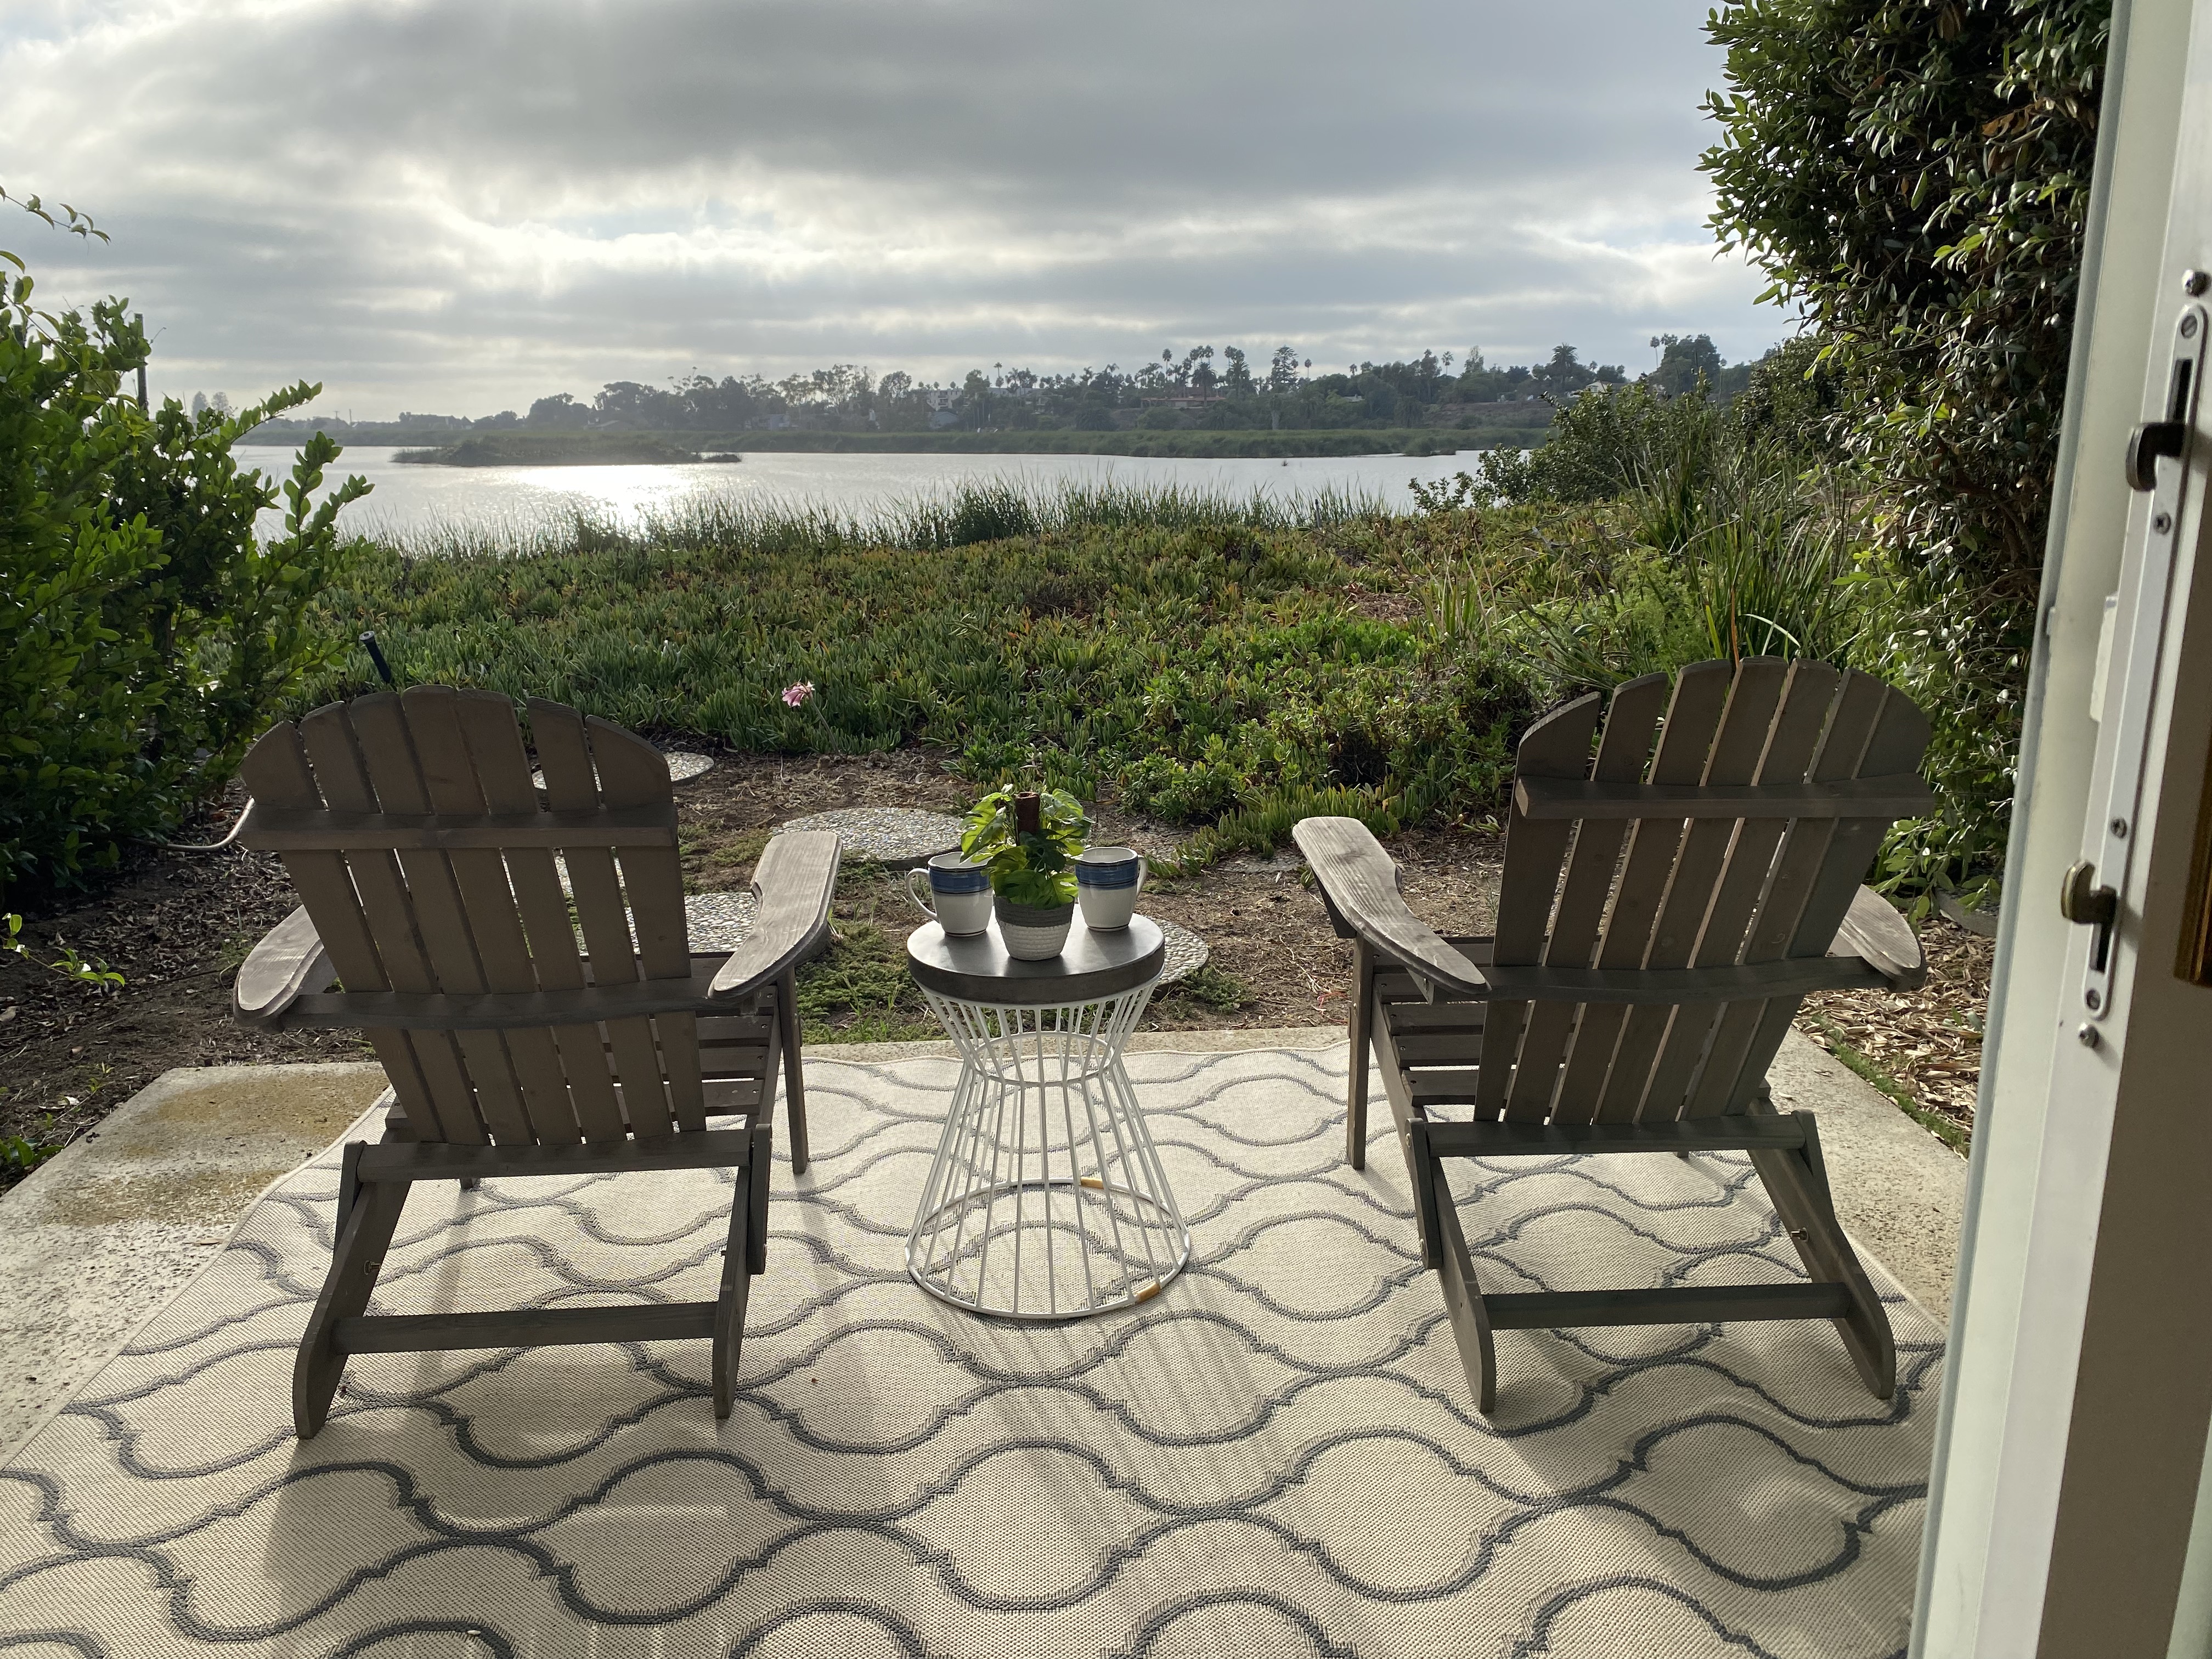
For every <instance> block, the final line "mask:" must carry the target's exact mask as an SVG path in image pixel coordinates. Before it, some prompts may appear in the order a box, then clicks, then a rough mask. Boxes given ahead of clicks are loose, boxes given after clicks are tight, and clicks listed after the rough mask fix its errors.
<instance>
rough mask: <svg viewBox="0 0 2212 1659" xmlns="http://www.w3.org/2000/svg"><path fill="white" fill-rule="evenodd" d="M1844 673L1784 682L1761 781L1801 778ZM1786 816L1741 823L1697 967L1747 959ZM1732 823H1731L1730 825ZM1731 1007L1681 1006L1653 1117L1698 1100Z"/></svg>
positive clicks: (1810, 672)
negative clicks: (1697, 1084) (1701, 1078)
mask: <svg viewBox="0 0 2212 1659" xmlns="http://www.w3.org/2000/svg"><path fill="white" fill-rule="evenodd" d="M1842 678H1843V676H1842V675H1840V674H1838V672H1837V671H1835V670H1834V669H1832V668H1831V667H1829V666H1828V665H1827V664H1826V663H1820V662H1799V663H1793V664H1791V665H1790V667H1789V669H1788V670H1787V671H1786V672H1785V674H1784V678H1783V684H1782V693H1781V702H1780V706H1779V707H1778V708H1777V709H1776V710H1775V714H1774V720H1773V724H1772V726H1771V728H1770V730H1769V732H1768V734H1767V739H1766V748H1765V752H1764V753H1763V754H1762V755H1761V756H1760V757H1759V763H1758V770H1757V774H1756V775H1755V776H1754V777H1753V780H1752V781H1753V782H1759V783H1784V782H1790V781H1802V780H1803V778H1804V776H1805V769H1806V768H1807V767H1808V766H1810V765H1811V764H1812V762H1813V757H1814V753H1815V751H1816V750H1818V749H1819V747H1820V734H1821V732H1824V731H1825V730H1826V728H1827V724H1828V711H1829V709H1830V708H1831V707H1832V705H1833V704H1834V702H1835V693H1836V687H1837V685H1838V683H1839V682H1840V681H1841V680H1842ZM1723 828H1725V825H1724V826H1723ZM1789 831H1790V820H1789V819H1787V818H1744V819H1741V820H1740V821H1738V822H1737V823H1736V824H1735V840H1734V842H1732V843H1731V844H1730V845H1729V848H1728V852H1727V863H1726V865H1725V866H1724V867H1723V870H1722V872H1721V874H1720V876H1719V878H1718V879H1717V881H1716V882H1715V883H1714V886H1713V896H1712V902H1711V906H1710V907H1709V908H1707V910H1706V913H1705V924H1704V926H1703V927H1702V928H1701V929H1700V931H1699V937H1698V943H1697V945H1696V946H1695V947H1694V948H1693V950H1692V952H1691V957H1690V963H1689V965H1690V966H1691V967H1692V968H1721V967H1727V966H1729V965H1730V964H1732V963H1735V962H1738V961H1740V960H1741V956H1742V951H1743V945H1744V934H1745V932H1746V930H1747V928H1748V927H1750V925H1751V921H1752V918H1753V916H1754V915H1756V914H1757V913H1758V910H1759V904H1760V902H1761V899H1762V897H1763V896H1765V894H1766V891H1767V883H1768V879H1769V878H1770V877H1771V874H1772V873H1773V868H1774V855H1775V853H1776V850H1777V849H1778V848H1779V847H1780V846H1781V844H1782V841H1783V838H1784V836H1787V835H1788V834H1789ZM1725 1006H1726V1005H1725V1004H1723V1005H1720V1006H1712V1005H1702V1006H1683V1007H1680V1008H1677V1009H1675V1010H1674V1018H1673V1020H1672V1021H1671V1022H1670V1023H1669V1024H1668V1029H1667V1036H1666V1039H1665V1041H1664V1042H1662V1044H1661V1045H1660V1049H1659V1054H1658V1056H1657V1058H1656V1059H1655V1060H1654V1061H1653V1062H1652V1066H1651V1077H1650V1081H1649V1082H1648V1083H1646V1084H1645V1085H1644V1097H1645V1099H1646V1101H1647V1102H1648V1103H1649V1109H1648V1110H1647V1111H1646V1112H1645V1113H1644V1121H1664V1120H1666V1119H1668V1118H1672V1117H1676V1116H1679V1115H1680V1114H1681V1113H1682V1111H1683V1110H1684V1109H1685V1108H1686V1106H1687V1104H1688V1103H1689V1102H1690V1100H1691V1093H1690V1085H1691V1082H1692V1079H1694V1078H1695V1077H1696V1076H1697V1075H1698V1072H1699V1067H1700V1066H1702V1065H1703V1064H1704V1062H1705V1054H1706V1049H1707V1046H1708V1044H1709V1043H1710V1042H1711V1039H1712V1036H1713V1028H1714V1026H1715V1024H1717V1021H1718V1018H1719V1016H1720V1013H1721V1010H1722V1008H1723V1007H1725Z"/></svg>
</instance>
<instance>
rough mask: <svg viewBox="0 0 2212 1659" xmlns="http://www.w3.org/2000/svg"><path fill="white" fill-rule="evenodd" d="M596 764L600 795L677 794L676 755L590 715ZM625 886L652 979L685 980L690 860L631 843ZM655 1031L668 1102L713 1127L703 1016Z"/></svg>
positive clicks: (643, 798)
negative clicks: (704, 1070) (671, 777)
mask: <svg viewBox="0 0 2212 1659" xmlns="http://www.w3.org/2000/svg"><path fill="white" fill-rule="evenodd" d="M584 729H585V731H586V732H588V733H589V734H590V737H591V743H592V764H593V765H594V766H595V767H596V768H597V769H598V770H599V796H600V799H602V800H604V801H605V803H606V804H607V805H609V806H644V805H656V804H658V803H659V802H661V801H665V800H668V799H671V793H670V787H669V782H668V762H667V761H666V760H665V758H663V757H662V756H661V753H660V751H659V750H657V749H655V748H654V747H653V745H652V744H649V743H647V742H646V741H644V739H642V738H635V737H632V736H631V735H630V734H629V732H625V731H623V729H622V728H621V727H620V726H610V725H609V724H608V723H607V722H606V721H605V720H590V719H587V720H585V722H584ZM617 857H618V858H619V859H620V860H621V862H622V875H623V892H624V894H626V895H627V896H628V897H629V910H630V923H631V926H632V927H634V928H635V930H636V933H637V957H638V966H639V967H640V969H641V970H642V974H643V977H645V978H647V979H684V978H686V977H688V976H689V975H690V972H691V952H690V946H689V945H687V944H686V943H685V942H684V867H683V865H682V864H681V863H680V862H679V861H678V858H677V856H676V854H674V853H673V852H671V851H668V850H665V849H664V848H658V847H625V848H622V849H621V851H620V853H619V854H617ZM653 1034H654V1036H656V1037H657V1038H658V1039H659V1043H660V1069H661V1076H662V1078H663V1079H665V1083H666V1085H667V1090H668V1109H669V1112H670V1114H671V1115H672V1116H673V1117H674V1118H675V1120H676V1127H678V1128H679V1129H703V1128H705V1127H707V1107H706V1085H705V1084H704V1082H703V1080H702V1078H701V1075H700V1071H699V1022H698V1019H697V1018H696V1016H693V1015H690V1014H656V1015H654V1016H653Z"/></svg>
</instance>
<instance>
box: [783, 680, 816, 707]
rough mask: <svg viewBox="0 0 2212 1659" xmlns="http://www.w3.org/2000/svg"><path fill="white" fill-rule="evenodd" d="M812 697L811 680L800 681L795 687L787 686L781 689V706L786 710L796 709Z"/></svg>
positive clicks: (812, 683) (812, 686) (812, 684)
mask: <svg viewBox="0 0 2212 1659" xmlns="http://www.w3.org/2000/svg"><path fill="white" fill-rule="evenodd" d="M813 695H814V682H813V681H812V680H801V681H799V684H796V685H787V686H785V687H784V688H783V706H784V707H785V708H798V707H799V704H801V703H803V702H805V701H806V700H807V699H808V698H809V697H811V696H813Z"/></svg>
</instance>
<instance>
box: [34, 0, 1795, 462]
mask: <svg viewBox="0 0 2212 1659" xmlns="http://www.w3.org/2000/svg"><path fill="white" fill-rule="evenodd" d="M1707 4H1708V0H1437V3H1425V0H1403V3H1401V0H1360V3H1352V0H1331V3H1318V0H1109V3H1101V0H1085V3H1081V4H1073V3H1069V4H1061V3H1041V0H1027V3H1012V0H627V3H622V4H616V3H611V0H81V3H63V0H0V86H4V87H5V88H7V97H6V108H7V113H6V117H5V118H4V120H0V185H4V187H5V188H6V189H7V190H8V191H9V192H10V193H11V194H14V195H16V196H21V195H23V194H25V193H27V192H29V191H38V192H40V193H41V194H43V195H44V196H46V197H47V198H48V199H49V200H53V199H65V200H68V201H70V202H73V203H75V204H77V205H78V206H80V207H82V208H83V209H85V210H87V211H88V212H90V213H91V214H92V215H93V216H94V217H95V218H96V219H97V220H98V222H100V225H101V226H102V228H105V229H106V230H107V231H108V232H109V233H110V234H111V235H112V239H113V240H112V241H111V242H110V243H108V244H107V245H106V246H100V245H97V244H93V245H86V244H82V243H80V242H79V241H77V240H76V239H74V238H67V237H64V236H61V235H59V234H55V233H52V232H49V231H46V229H45V228H43V227H41V226H39V225H37V224H35V223H34V222H30V221H27V220H25V219H23V218H21V216H19V215H16V214H15V213H14V212H13V211H12V210H5V209H0V214H4V217H0V246H4V247H8V248H10V249H13V250H15V251H16V252H21V253H22V254H23V255H25V256H26V257H27V258H29V259H30V260H31V261H32V263H33V270H34V272H35V273H36V274H37V275H38V276H39V277H40V283H41V289H42V292H43V294H44V295H45V297H46V298H47V299H48V300H50V301H52V300H61V301H84V300H88V299H90V298H93V297H95V296H97V295H103V294H107V293H120V294H125V295H129V296H130V297H131V301H132V302H133V303H134V305H136V306H137V307H138V308H140V309H142V310H143V312H144V313H145V314H146V319H147V326H148V328H149V330H157V331H159V339H158V343H157V347H156V356H155V365H156V377H155V385H156V387H157V389H159V390H166V391H170V392H189V391H191V390H192V389H196V388H198V389H205V390H208V391H210V392H213V391H216V390H223V391H227V392H229V393H230V395H231V396H232V397H233V398H239V399H241V400H243V399H245V398H249V397H252V396H254V395H257V394H258V393H259V392H263V391H264V390H266V389H267V388H269V387H271V386H276V385H279V384H283V383H286V382H289V381H290V380H294V379H296V378H301V377H305V378H307V379H309V380H321V381H323V382H324V383H325V386H326V392H325V397H324V398H323V400H322V402H321V404H319V407H321V408H324V409H326V410H351V411H352V412H353V413H354V414H355V415H356V416H358V417H359V418H362V419H368V418H372V417H388V416H392V415H393V414H395V413H397V412H398V410H401V409H403V408H404V409H410V410H435V411H447V412H453V413H468V414H481V413H486V412H489V411H491V410H497V409H501V408H513V409H526V408H527V407H528V406H529V403H530V400H531V399H532V398H535V397H538V396H542V395H544V394H545V393H547V392H556V391H570V392H576V393H578V394H579V395H588V394H589V393H590V392H592V391H593V390H594V389H596V388H597V387H598V386H599V385H600V384H601V383H602V382H604V381H605V380H614V379H632V380H659V379H663V378H665V377H667V376H670V375H673V374H684V373H687V372H689V371H690V370H691V369H692V368H695V367H696V368H701V369H703V370H706V371H708V372H710V373H713V374H717V375H720V374H744V373H762V374H769V375H771V376H774V375H779V374H785V373H788V372H790V371H792V370H794V369H802V368H813V367H816V366H817V365H819V364H823V363H827V362H861V363H866V364H867V365H869V366H871V367H872V368H873V369H874V371H875V372H876V373H878V374H882V373H884V372H885V371H887V370H890V369H892V368H905V369H907V370H908V371H909V372H912V373H915V374H917V375H919V376H921V377H922V378H933V377H946V376H957V374H960V373H962V372H963V371H964V370H966V369H967V368H971V367H975V366H978V365H980V366H982V367H985V368H988V367H989V366H990V365H991V364H993V363H994V362H1004V363H1006V364H1008V365H1010V366H1011V365H1012V364H1016V363H1022V364H1026V365H1029V366H1031V367H1034V368H1038V369H1040V370H1045V369H1058V368H1078V367H1081V366H1083V365H1085V364H1103V363H1106V362H1119V363H1121V365H1123V366H1124V367H1133V366H1134V365H1135V364H1136V363H1138V362H1141V361H1143V360H1144V359H1145V358H1146V357H1148V356H1158V353H1159V352H1160V351H1161V349H1163V348H1165V347H1172V348H1174V349H1176V353H1177V355H1178V356H1180V355H1181V353H1182V351H1183V350H1184V349H1187V348H1188V347H1189V346H1191V345H1194V344H1200V343H1213V344H1216V345H1225V344H1241V345H1243V346H1244V347H1245V348H1246V349H1249V350H1250V351H1251V352H1252V353H1253V355H1254V356H1255V357H1259V358H1264V356H1266V354H1267V352H1268V351H1269V350H1271V349H1273V347H1274V346H1276V345H1278V344H1280V343H1291V344H1293V345H1295V346H1296V347H1297V349H1299V350H1300V351H1301V352H1302V353H1304V355H1306V356H1310V357H1311V358H1312V359H1313V360H1314V362H1315V363H1316V366H1317V367H1332V368H1334V367H1342V366H1344V365H1346V364H1348V363H1351V362H1355V361H1358V360H1361V359H1366V358H1376V359H1381V358H1385V357H1398V356H1406V355H1408V354H1411V353H1416V352H1419V350H1420V349H1423V348H1424V347H1430V348H1433V349H1437V350H1438V351H1442V350H1444V349H1450V350H1453V351H1455V352H1461V351H1464V350H1465V349H1468V347H1469V346H1475V347H1479V348H1480V349H1481V350H1482V351H1483V352H1484V353H1485V354H1486V356H1487V358H1488V359H1489V361H1490V362H1493V363H1499V362H1527V361H1530V360H1532V359H1535V358H1539V357H1542V356H1548V354H1549V350H1550V348H1551V347H1552V345H1553V343H1557V342H1559V341H1562V340H1566V341H1572V342H1574V343H1577V345H1580V346H1582V347H1583V349H1584V356H1586V357H1595V358H1597V359H1599V360H1601V361H1604V362H1625V363H1626V364H1627V365H1628V366H1629V367H1630V368H1631V369H1632V370H1635V369H1640V368H1647V367H1649V366H1650V362H1651V359H1652V353H1651V352H1650V349H1649V347H1648V345H1647V341H1648V340H1649V338H1650V336H1651V335H1653V334H1654V333H1656V332H1660V331H1692V332H1695V331H1710V332H1711V334H1712V335H1713V337H1714V338H1715V339H1716V341H1717V342H1718V343H1719V344H1720V347H1721V349H1722V352H1723V355H1724V356H1727V357H1729V358H1730V359H1731V360H1734V359H1737V358H1741V357H1744V356H1751V355H1754V354H1755V353H1756V352H1758V351H1759V350H1760V349H1764V348H1765V346H1767V345H1768V344H1771V343H1772V342H1773V341H1774V340H1775V339H1776V338H1777V337H1778V336H1779V335H1780V334H1781V333H1782V332H1784V319H1782V318H1781V317H1779V316H1778V314H1776V313H1773V312H1771V310H1762V309H1760V308H1759V307H1755V306H1754V305H1753V295H1755V294H1756V293H1757V291H1758V289H1759V282H1758V280H1757V278H1756V276H1755V275H1754V274H1753V272H1752V271H1750V270H1748V269H1747V267H1746V266H1745V265H1744V264H1743V263H1742V262H1741V260H1740V259H1737V258H1733V257H1730V258H1716V257H1715V253H1714V248H1713V245H1712V240H1711V236H1710V234H1709V233H1708V232H1707V231H1706V230H1705V228H1704V224H1703V221H1704V218H1705V213H1706V211H1707V205H1708V204H1707V195H1706V191H1705V188H1704V184H1703V180H1702V179H1701V177H1700V175H1699V173H1698V172H1697V170H1696V161H1697V156H1698V154H1699V150H1700V149H1702V148H1704V146H1705V144H1706V143H1709V142H1710V129H1709V125H1708V124H1707V123H1706V122H1705V119H1704V118H1702V117H1701V116H1700V115H1699V112H1698V105H1699V99H1700V97H1701V95H1702V94H1703V93H1704V92H1705V89H1706V88H1708V87H1709V86H1711V85H1714V84H1717V82H1718V81H1719V78H1720V62H1719V58H1718V54H1717V53H1716V52H1714V51H1713V49H1712V48H1711V46H1708V45H1707V44H1706V43H1705V39H1704V35H1703V30H1702V27H1701V25H1702V23H1703V21H1704V17H1705V11H1706V9H1707Z"/></svg>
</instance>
